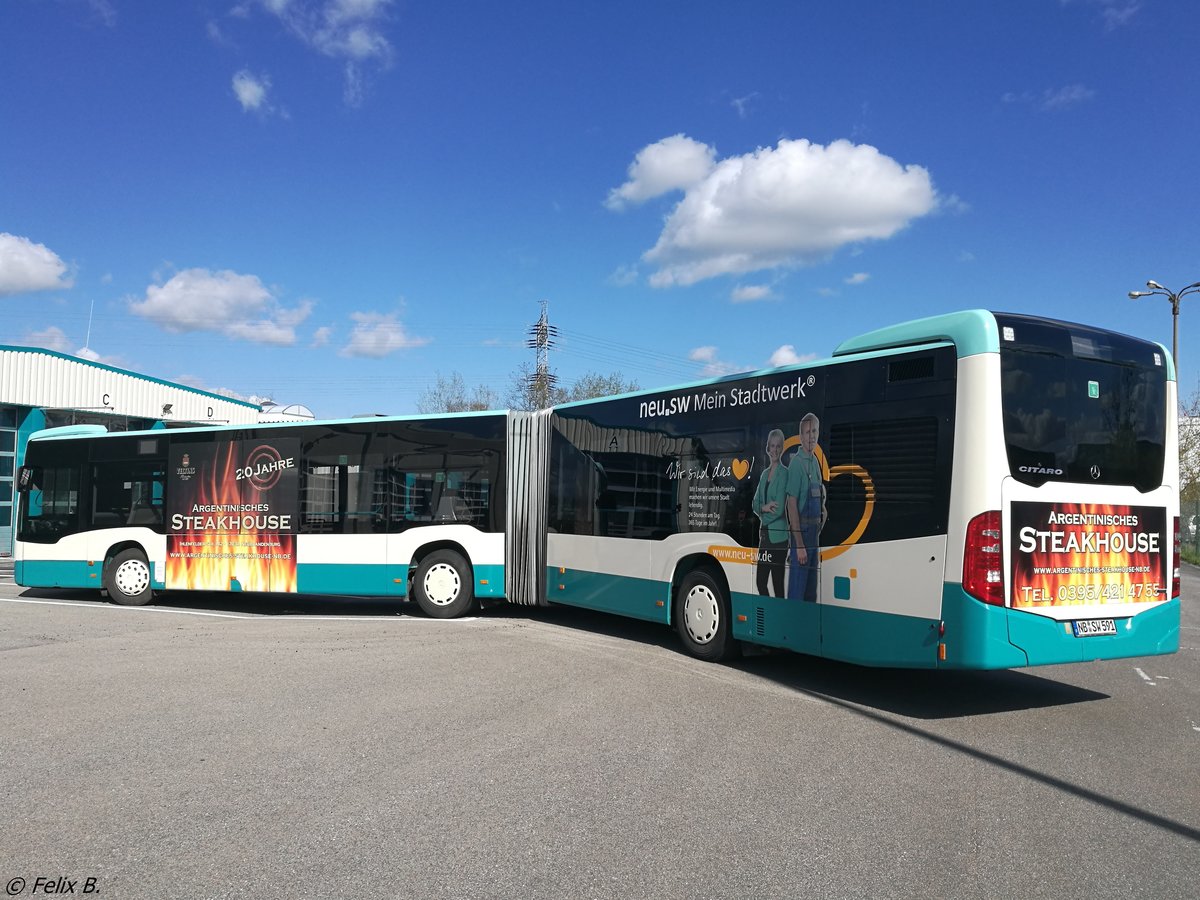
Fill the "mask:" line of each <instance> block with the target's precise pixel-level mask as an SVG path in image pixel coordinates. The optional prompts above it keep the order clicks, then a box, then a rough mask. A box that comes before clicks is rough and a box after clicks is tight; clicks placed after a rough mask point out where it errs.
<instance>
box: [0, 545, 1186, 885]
mask: <svg viewBox="0 0 1200 900" xmlns="http://www.w3.org/2000/svg"><path fill="white" fill-rule="evenodd" d="M1184 586H1185V587H1184V595H1185V598H1188V597H1195V596H1197V595H1198V590H1200V577H1197V574H1196V570H1193V569H1189V570H1188V571H1187V572H1186V573H1185V579H1184ZM1182 643H1183V647H1182V649H1181V651H1180V653H1178V654H1176V655H1173V656H1169V657H1155V658H1142V659H1131V660H1118V661H1111V662H1104V663H1090V664H1083V665H1076V666H1058V667H1047V668H1040V669H1026V670H1019V671H1008V672H991V673H934V672H907V671H897V670H876V669H865V668H858V667H855V666H849V665H843V664H836V663H828V662H823V661H820V660H815V659H811V658H807V657H801V656H796V655H791V654H784V653H779V654H770V655H765V656H756V657H752V658H748V659H745V660H742V661H740V662H738V663H736V664H733V665H728V666H719V665H712V664H706V663H701V662H698V661H696V660H693V659H691V658H689V657H687V656H685V655H684V654H683V653H682V651H681V650H680V648H679V646H678V645H677V643H676V640H675V638H674V636H673V635H672V634H671V633H670V632H669V631H667V630H666V629H663V628H661V627H657V626H652V625H648V624H643V623H637V622H631V621H626V620H621V619H617V618H611V617H606V616H601V615H597V614H592V613H587V612H582V611H577V610H569V609H553V610H547V611H528V610H524V609H510V608H506V607H499V608H496V609H492V610H489V611H486V612H484V613H483V614H481V615H479V616H476V617H473V618H471V619H467V620H460V621H454V622H438V621H433V620H429V619H425V618H422V617H420V616H419V615H416V614H415V613H414V612H413V611H411V610H409V609H408V607H407V606H405V605H403V604H401V605H397V604H392V603H376V602H368V601H345V602H329V601H320V600H314V599H305V598H292V597H286V598H270V597H236V596H231V595H181V596H177V597H174V598H164V605H160V606H155V607H150V608H140V609H139V608H134V609H130V608H125V607H117V606H113V605H110V604H106V603H101V602H97V601H96V600H95V599H94V595H88V594H84V593H81V592H51V591H36V590H25V589H22V588H19V587H17V586H15V585H13V584H12V583H11V582H10V581H6V582H0V687H2V689H0V720H2V721H3V723H4V725H3V729H2V730H0V791H2V795H3V798H4V802H3V804H2V805H0V881H2V882H4V883H5V886H6V892H7V894H8V895H9V896H46V895H49V894H51V893H53V894H57V895H60V896H61V895H63V894H67V893H70V894H72V895H73V896H83V895H85V894H89V895H90V894H95V895H97V896H102V897H107V898H125V897H130V898H138V897H153V898H172V897H179V898H210V897H211V898H226V897H229V898H234V897H238V898H240V897H256V898H271V897H288V898H294V897H334V896H337V897H421V898H426V897H506V898H507V897H520V898H525V897H545V898H556V897H621V898H630V897H655V898H660V897H662V898H671V897H679V898H685V897H726V898H728V897H747V898H749V897H755V898H757V897H789V898H790V897H864V898H867V897H870V898H883V897H989V898H990V897H1004V898H1014V897H1022V898H1025V897H1055V898H1057V897H1071V898H1074V897H1088V898H1092V897H1156V898H1157V897H1162V898H1170V897H1181V898H1182V897H1188V898H1190V897H1193V896H1195V894H1196V884H1197V883H1200V702H1198V701H1200V651H1198V645H1200V615H1198V614H1197V612H1196V610H1195V608H1194V606H1193V605H1192V604H1190V603H1187V602H1185V606H1184V630H1183V642H1182ZM39 878H40V879H43V880H42V881H38V879H39ZM68 888H72V889H71V890H68ZM51 889H52V890H51ZM85 889H86V890H85ZM35 891H36V893H35Z"/></svg>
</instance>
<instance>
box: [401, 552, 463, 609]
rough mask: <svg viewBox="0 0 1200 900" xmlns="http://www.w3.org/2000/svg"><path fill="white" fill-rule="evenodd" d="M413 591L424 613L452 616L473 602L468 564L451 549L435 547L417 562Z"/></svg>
mask: <svg viewBox="0 0 1200 900" xmlns="http://www.w3.org/2000/svg"><path fill="white" fill-rule="evenodd" d="M413 594H414V595H415V596H416V598H417V604H418V605H419V606H420V607H421V609H422V610H423V611H424V612H425V614H426V615H427V616H432V617H433V618H435V619H454V618H457V617H458V616H461V615H464V614H465V613H467V612H469V611H470V609H471V607H472V606H474V605H475V584H474V582H473V581H472V576H471V567H470V566H469V565H468V564H467V561H466V560H465V559H463V558H462V556H460V555H459V554H457V553H455V552H454V551H453V550H435V551H434V552H433V553H430V554H429V555H428V556H426V557H425V558H424V559H423V560H421V564H420V565H419V566H417V574H416V577H415V578H413Z"/></svg>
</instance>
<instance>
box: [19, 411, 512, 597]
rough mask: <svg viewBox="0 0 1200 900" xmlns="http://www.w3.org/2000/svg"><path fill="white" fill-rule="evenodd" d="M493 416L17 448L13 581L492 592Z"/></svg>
mask: <svg viewBox="0 0 1200 900" xmlns="http://www.w3.org/2000/svg"><path fill="white" fill-rule="evenodd" d="M506 441H507V416H506V415H505V414H504V413H479V414H461V415H445V416H434V417H420V418H417V417H413V418H383V417H379V418H359V419H351V420H346V421H337V422H314V423H304V424H290V423H289V424H273V425H261V426H257V427H245V426H226V427H216V428H180V429H170V430H154V431H140V432H123V433H114V434H109V433H107V432H106V431H105V429H104V428H103V426H98V425H80V426H68V427H64V428H53V429H47V430H45V431H42V432H38V433H36V434H35V435H33V436H32V437H31V439H30V441H29V445H28V448H27V450H26V458H25V464H24V466H22V468H21V470H20V474H19V478H18V491H19V495H20V497H21V504H20V512H21V515H20V526H19V530H18V535H17V543H16V547H15V554H14V555H15V566H14V570H15V572H14V573H15V577H16V581H17V583H18V584H23V585H32V586H41V587H63V588H97V589H101V590H103V591H104V592H106V593H107V595H108V596H109V597H110V598H112V599H113V600H114V601H115V602H117V603H121V604H126V605H140V604H144V603H148V602H150V600H151V599H152V598H153V596H154V594H155V593H156V592H159V591H176V590H207V591H268V592H277V593H279V592H285V593H286V592H296V593H308V594H330V595H339V594H340V595H361V596H383V597H388V596H392V597H412V598H413V599H415V600H416V601H417V602H418V603H419V604H420V605H421V607H422V609H424V610H425V612H426V613H428V614H429V615H432V616H437V617H441V618H447V617H452V616H459V615H462V614H464V613H466V612H468V611H469V610H471V609H472V608H473V607H474V606H475V603H476V600H477V598H480V597H501V596H503V595H504V593H505V591H504V543H505V542H504V532H505V520H504V513H505V509H506V507H507V504H506V503H505V478H506V470H505V465H506V459H507V458H508V449H507V446H506Z"/></svg>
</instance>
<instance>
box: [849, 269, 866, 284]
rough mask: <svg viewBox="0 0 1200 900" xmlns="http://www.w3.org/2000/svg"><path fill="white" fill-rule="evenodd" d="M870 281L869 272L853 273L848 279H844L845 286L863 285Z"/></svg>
mask: <svg viewBox="0 0 1200 900" xmlns="http://www.w3.org/2000/svg"><path fill="white" fill-rule="evenodd" d="M870 280H871V274H870V273H869V272H855V273H854V274H853V275H851V276H850V277H849V278H847V279H845V281H846V284H863V283H865V282H867V281H870Z"/></svg>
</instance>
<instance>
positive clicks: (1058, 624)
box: [941, 584, 1180, 669]
mask: <svg viewBox="0 0 1200 900" xmlns="http://www.w3.org/2000/svg"><path fill="white" fill-rule="evenodd" d="M942 612H943V620H944V621H945V623H946V634H945V637H944V643H945V644H946V659H945V660H944V661H943V662H942V663H941V667H942V668H949V669H1009V668H1020V667H1023V666H1047V665H1055V664H1060V663H1073V662H1088V661H1091V660H1099V659H1122V658H1125V657H1130V656H1155V655H1161V654H1165V653H1174V652H1175V651H1176V650H1178V649H1179V616H1180V603H1179V598H1178V597H1176V598H1174V599H1172V600H1170V601H1168V602H1166V603H1163V604H1162V605H1161V606H1156V607H1154V608H1153V609H1148V610H1146V611H1144V612H1141V613H1139V614H1138V615H1136V616H1131V617H1129V618H1124V619H1117V620H1116V623H1117V633H1116V634H1115V635H1096V636H1092V637H1082V638H1077V637H1075V635H1074V632H1073V631H1072V628H1071V623H1070V622H1069V621H1067V622H1062V621H1058V620H1056V619H1052V618H1050V617H1048V616H1043V615H1039V614H1037V613H1032V612H1025V611H1024V610H1019V609H1016V610H1015V609H1007V608H1005V607H1001V606H990V605H988V604H986V603H981V602H980V601H978V600H976V599H975V598H973V597H970V596H968V595H967V594H966V593H965V592H964V591H963V590H962V587H961V585H958V584H946V585H945V586H944V588H943V592H942Z"/></svg>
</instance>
